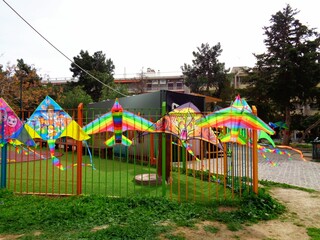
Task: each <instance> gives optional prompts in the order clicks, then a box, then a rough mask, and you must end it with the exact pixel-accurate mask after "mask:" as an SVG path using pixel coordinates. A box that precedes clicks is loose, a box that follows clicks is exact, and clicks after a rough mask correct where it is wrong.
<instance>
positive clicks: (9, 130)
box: [0, 98, 35, 146]
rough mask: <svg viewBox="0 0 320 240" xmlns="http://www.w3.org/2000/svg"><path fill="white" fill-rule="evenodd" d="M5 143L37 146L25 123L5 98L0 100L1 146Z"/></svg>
mask: <svg viewBox="0 0 320 240" xmlns="http://www.w3.org/2000/svg"><path fill="white" fill-rule="evenodd" d="M5 143H10V144H12V145H14V146H17V145H22V144H25V145H27V146H34V145H35V142H34V141H33V139H32V138H31V136H30V135H29V134H28V132H27V131H26V129H25V127H24V124H23V122H22V121H21V120H20V119H19V117H18V116H17V115H16V113H15V112H14V111H13V110H12V108H11V107H10V106H9V105H8V103H7V102H6V101H5V100H4V99H3V98H0V145H3V144H5Z"/></svg>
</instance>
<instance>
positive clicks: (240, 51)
mask: <svg viewBox="0 0 320 240" xmlns="http://www.w3.org/2000/svg"><path fill="white" fill-rule="evenodd" d="M5 1H6V2H7V3H8V4H9V5H11V7H13V8H14V9H15V10H16V11H17V12H18V13H19V14H20V15H21V16H22V17H23V18H25V19H26V20H27V21H28V22H29V23H30V24H31V25H32V26H33V27H34V28H35V29H36V30H37V31H38V32H40V33H41V34H42V35H43V36H44V37H46V38H47V39H48V40H49V41H50V42H51V43H52V44H53V45H55V46H56V47H57V48H58V49H59V50H60V51H61V52H63V53H64V54H65V55H66V56H68V57H69V58H70V59H73V57H74V56H77V55H79V53H80V50H84V51H86V50H87V51H88V52H89V54H90V55H92V54H93V53H94V52H97V51H102V52H103V53H105V54H106V57H107V58H110V59H111V60H112V61H113V63H114V65H115V77H116V78H118V77H123V75H124V73H126V76H130V75H131V74H136V73H138V72H141V71H142V70H144V71H146V69H147V68H152V69H154V70H155V71H158V70H159V71H160V72H161V73H167V74H170V73H172V74H176V73H179V72H181V66H182V65H183V64H184V63H188V64H191V61H192V59H193V56H192V52H193V51H196V50H197V47H200V45H201V44H202V43H208V44H209V45H210V46H214V45H216V44H217V43H218V42H220V44H221V48H222V50H223V52H222V54H221V56H220V58H219V61H220V62H224V63H225V64H226V68H232V67H234V66H249V67H251V66H253V65H254V63H255V58H254V56H253V55H252V54H253V53H262V52H264V51H265V46H264V44H263V40H264V39H265V36H264V35H263V30H262V28H263V27H264V26H270V18H271V15H273V14H275V13H276V12H278V11H281V10H282V9H283V8H284V7H285V6H286V4H290V6H291V7H292V8H293V9H297V10H299V11H300V13H299V14H298V15H297V16H296V18H297V19H299V20H300V21H301V22H302V23H303V24H306V25H307V26H308V27H310V28H317V30H318V32H320V14H319V9H320V1H319V0H286V1H285V0H265V1H262V0H243V1H239V0H223V1H222V0H219V1H214V0H194V1H189V0H183V1H182V0H181V1H180V0H161V1H159V0H158V1H156V0H136V1H133V0H90V1H88V0H86V1H85V0H28V1H26V0H5ZM20 58H22V59H24V61H25V63H27V64H28V65H33V66H34V67H35V68H36V69H38V72H39V73H40V75H41V76H43V77H45V76H49V77H50V78H60V77H71V76H72V73H71V72H70V70H69V68H70V64H71V62H70V61H69V60H67V59H66V58H65V57H63V56H62V55H61V54H60V53H59V52H58V51H57V50H55V49H54V48H53V47H51V46H50V45H49V44H48V43H47V42H46V41H44V40H43V39H42V38H41V37H40V36H39V35H38V34H37V33H36V32H35V31H34V30H32V29H31V28H30V27H29V26H28V25H27V24H26V23H25V22H23V21H22V20H21V19H20V18H19V17H18V16H17V15H16V14H15V13H14V12H13V11H12V10H11V9H10V8H9V7H8V6H7V5H6V3H5V2H4V1H3V0H2V1H0V64H2V65H4V66H6V65H7V64H8V63H10V65H12V64H16V63H17V61H16V60H17V59H20Z"/></svg>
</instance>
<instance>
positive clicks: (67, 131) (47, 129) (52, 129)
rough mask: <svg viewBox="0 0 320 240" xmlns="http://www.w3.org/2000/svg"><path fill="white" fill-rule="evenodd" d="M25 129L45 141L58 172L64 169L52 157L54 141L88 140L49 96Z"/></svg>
mask: <svg viewBox="0 0 320 240" xmlns="http://www.w3.org/2000/svg"><path fill="white" fill-rule="evenodd" d="M26 128H27V131H28V132H29V134H30V135H31V136H32V137H33V138H38V139H39V138H40V139H43V140H45V141H47V143H48V146H49V150H50V155H51V159H52V161H53V164H54V166H56V167H58V168H59V169H60V170H65V168H64V167H63V166H62V164H61V163H60V161H59V159H58V158H56V157H55V156H54V151H55V142H56V140H57V139H58V138H61V137H70V138H73V139H75V140H77V141H83V140H86V139H89V138H90V137H89V136H88V135H87V134H86V133H85V132H84V131H83V130H82V128H81V127H80V126H79V125H78V123H77V122H76V121H74V120H73V119H72V118H71V117H70V116H69V114H68V113H66V112H65V111H64V110H63V109H62V108H61V107H60V106H59V105H58V104H57V103H56V102H55V101H54V100H53V99H52V98H51V97H49V96H46V97H45V99H44V100H43V101H42V102H41V103H40V104H39V106H38V107H37V108H36V110H35V111H34V113H33V114H32V115H31V116H30V118H29V119H28V120H27V123H26Z"/></svg>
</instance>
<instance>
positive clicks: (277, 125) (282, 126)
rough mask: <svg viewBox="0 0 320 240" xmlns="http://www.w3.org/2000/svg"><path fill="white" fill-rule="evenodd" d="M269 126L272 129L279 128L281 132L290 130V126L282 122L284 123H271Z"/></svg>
mask: <svg viewBox="0 0 320 240" xmlns="http://www.w3.org/2000/svg"><path fill="white" fill-rule="evenodd" d="M269 125H270V126H271V127H272V128H279V130H282V129H289V128H288V125H287V124H286V123H285V122H282V121H278V122H275V123H273V122H269Z"/></svg>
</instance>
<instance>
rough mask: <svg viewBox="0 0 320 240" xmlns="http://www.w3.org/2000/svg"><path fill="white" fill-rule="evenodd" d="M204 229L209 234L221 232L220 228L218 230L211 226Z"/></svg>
mask: <svg viewBox="0 0 320 240" xmlns="http://www.w3.org/2000/svg"><path fill="white" fill-rule="evenodd" d="M203 229H204V230H205V231H206V232H209V233H217V232H219V228H217V227H215V226H210V225H206V226H204V227H203Z"/></svg>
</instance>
